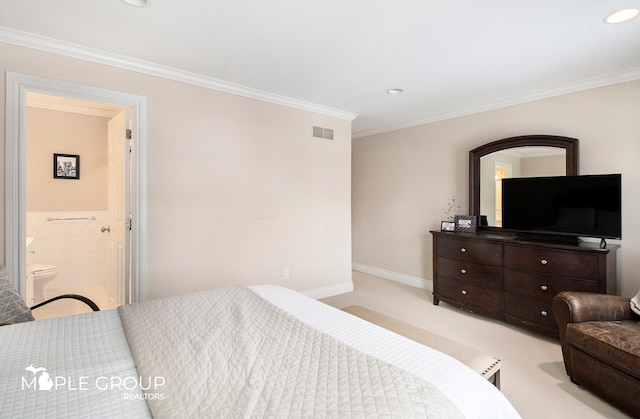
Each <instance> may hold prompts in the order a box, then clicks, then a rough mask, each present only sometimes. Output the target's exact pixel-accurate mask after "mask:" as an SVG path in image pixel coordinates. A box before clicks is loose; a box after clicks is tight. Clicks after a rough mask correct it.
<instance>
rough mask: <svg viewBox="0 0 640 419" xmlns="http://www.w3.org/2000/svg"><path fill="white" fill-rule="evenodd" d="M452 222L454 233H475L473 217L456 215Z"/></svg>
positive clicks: (474, 218) (474, 219)
mask: <svg viewBox="0 0 640 419" xmlns="http://www.w3.org/2000/svg"><path fill="white" fill-rule="evenodd" d="M453 222H454V224H455V231H456V233H475V232H476V217H475V216H473V215H456V216H455V217H454V219H453Z"/></svg>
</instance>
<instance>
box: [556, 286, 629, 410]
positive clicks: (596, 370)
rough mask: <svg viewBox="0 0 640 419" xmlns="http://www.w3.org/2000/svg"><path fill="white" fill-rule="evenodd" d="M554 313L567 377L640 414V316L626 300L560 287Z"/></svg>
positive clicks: (622, 407)
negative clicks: (565, 289) (562, 289)
mask: <svg viewBox="0 0 640 419" xmlns="http://www.w3.org/2000/svg"><path fill="white" fill-rule="evenodd" d="M553 315H554V317H555V319H556V321H557V322H558V327H559V331H560V343H561V344H562V357H563V358H564V365H565V368H566V370H567V374H569V377H571V381H573V382H574V383H576V384H579V385H581V386H583V387H585V388H588V389H589V390H591V391H593V392H594V393H596V394H598V395H599V396H601V397H602V398H603V399H605V400H607V401H609V402H610V403H611V404H613V405H615V406H617V407H619V408H620V409H622V410H625V411H627V412H628V413H630V414H631V415H633V416H634V417H640V401H639V400H638V395H640V316H638V315H636V314H635V313H633V312H632V311H631V308H630V305H629V298H624V297H618V296H615V295H607V294H593V293H586V292H573V291H564V292H561V293H559V294H558V295H557V296H556V297H555V298H554V300H553Z"/></svg>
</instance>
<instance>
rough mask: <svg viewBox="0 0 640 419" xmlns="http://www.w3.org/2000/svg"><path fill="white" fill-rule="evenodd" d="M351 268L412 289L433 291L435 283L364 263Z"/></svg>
mask: <svg viewBox="0 0 640 419" xmlns="http://www.w3.org/2000/svg"><path fill="white" fill-rule="evenodd" d="M351 268H352V269H353V270H354V271H358V272H363V273H365V274H369V275H373V276H377V277H380V278H385V279H389V280H391V281H395V282H399V283H401V284H405V285H410V286H412V287H416V288H421V289H425V290H428V291H433V281H430V280H427V279H424V278H418V277H415V276H410V275H405V274H401V273H399V272H392V271H387V270H386V269H381V268H376V267H374V266H368V265H364V264H362V263H357V262H353V263H352V264H351Z"/></svg>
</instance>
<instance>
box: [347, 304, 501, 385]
mask: <svg viewBox="0 0 640 419" xmlns="http://www.w3.org/2000/svg"><path fill="white" fill-rule="evenodd" d="M342 310H343V311H346V312H347V313H351V314H353V315H354V316H358V317H360V318H361V319H364V320H367V321H368V322H371V323H373V324H377V325H378V326H380V327H384V328H385V329H387V330H390V331H392V332H394V333H397V334H399V335H401V336H404V337H406V338H409V339H411V340H413V341H416V342H418V343H421V344H422V345H425V346H429V347H430V348H433V349H435V350H438V351H440V352H442V353H445V354H447V355H449V356H451V357H452V358H455V359H457V360H458V361H460V362H462V363H463V364H465V365H466V366H468V367H469V368H471V369H472V370H474V371H475V372H477V373H478V374H480V375H481V376H483V377H484V378H486V379H487V380H488V381H489V382H490V383H492V384H493V385H495V386H496V387H497V388H500V366H501V361H500V360H499V359H497V358H494V357H492V356H490V355H487V354H485V353H484V352H481V351H479V350H477V349H474V348H471V347H469V346H466V345H463V344H461V343H458V342H455V341H453V340H451V339H447V338H445V337H443V336H440V335H436V334H435V333H431V332H428V331H426V330H424V329H420V328H418V327H414V326H411V325H410V324H407V323H404V322H402V321H400V320H397V319H394V318H392V317H389V316H386V315H384V314H382V313H378V312H376V311H373V310H369V309H368V308H365V307H362V306H357V305H356V306H349V307H346V308H343V309H342Z"/></svg>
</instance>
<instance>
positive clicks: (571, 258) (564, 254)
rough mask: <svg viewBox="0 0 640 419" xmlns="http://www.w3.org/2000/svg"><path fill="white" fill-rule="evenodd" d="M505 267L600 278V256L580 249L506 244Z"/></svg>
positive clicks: (576, 276) (558, 274) (585, 277)
mask: <svg viewBox="0 0 640 419" xmlns="http://www.w3.org/2000/svg"><path fill="white" fill-rule="evenodd" d="M504 267H505V268H510V269H515V270H524V271H531V272H539V273H544V274H553V275H556V276H568V277H573V278H584V279H597V278H598V256H597V255H595V254H593V253H586V252H579V251H576V252H569V251H562V250H557V249H546V248H537V247H520V246H510V245H505V246H504Z"/></svg>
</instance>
